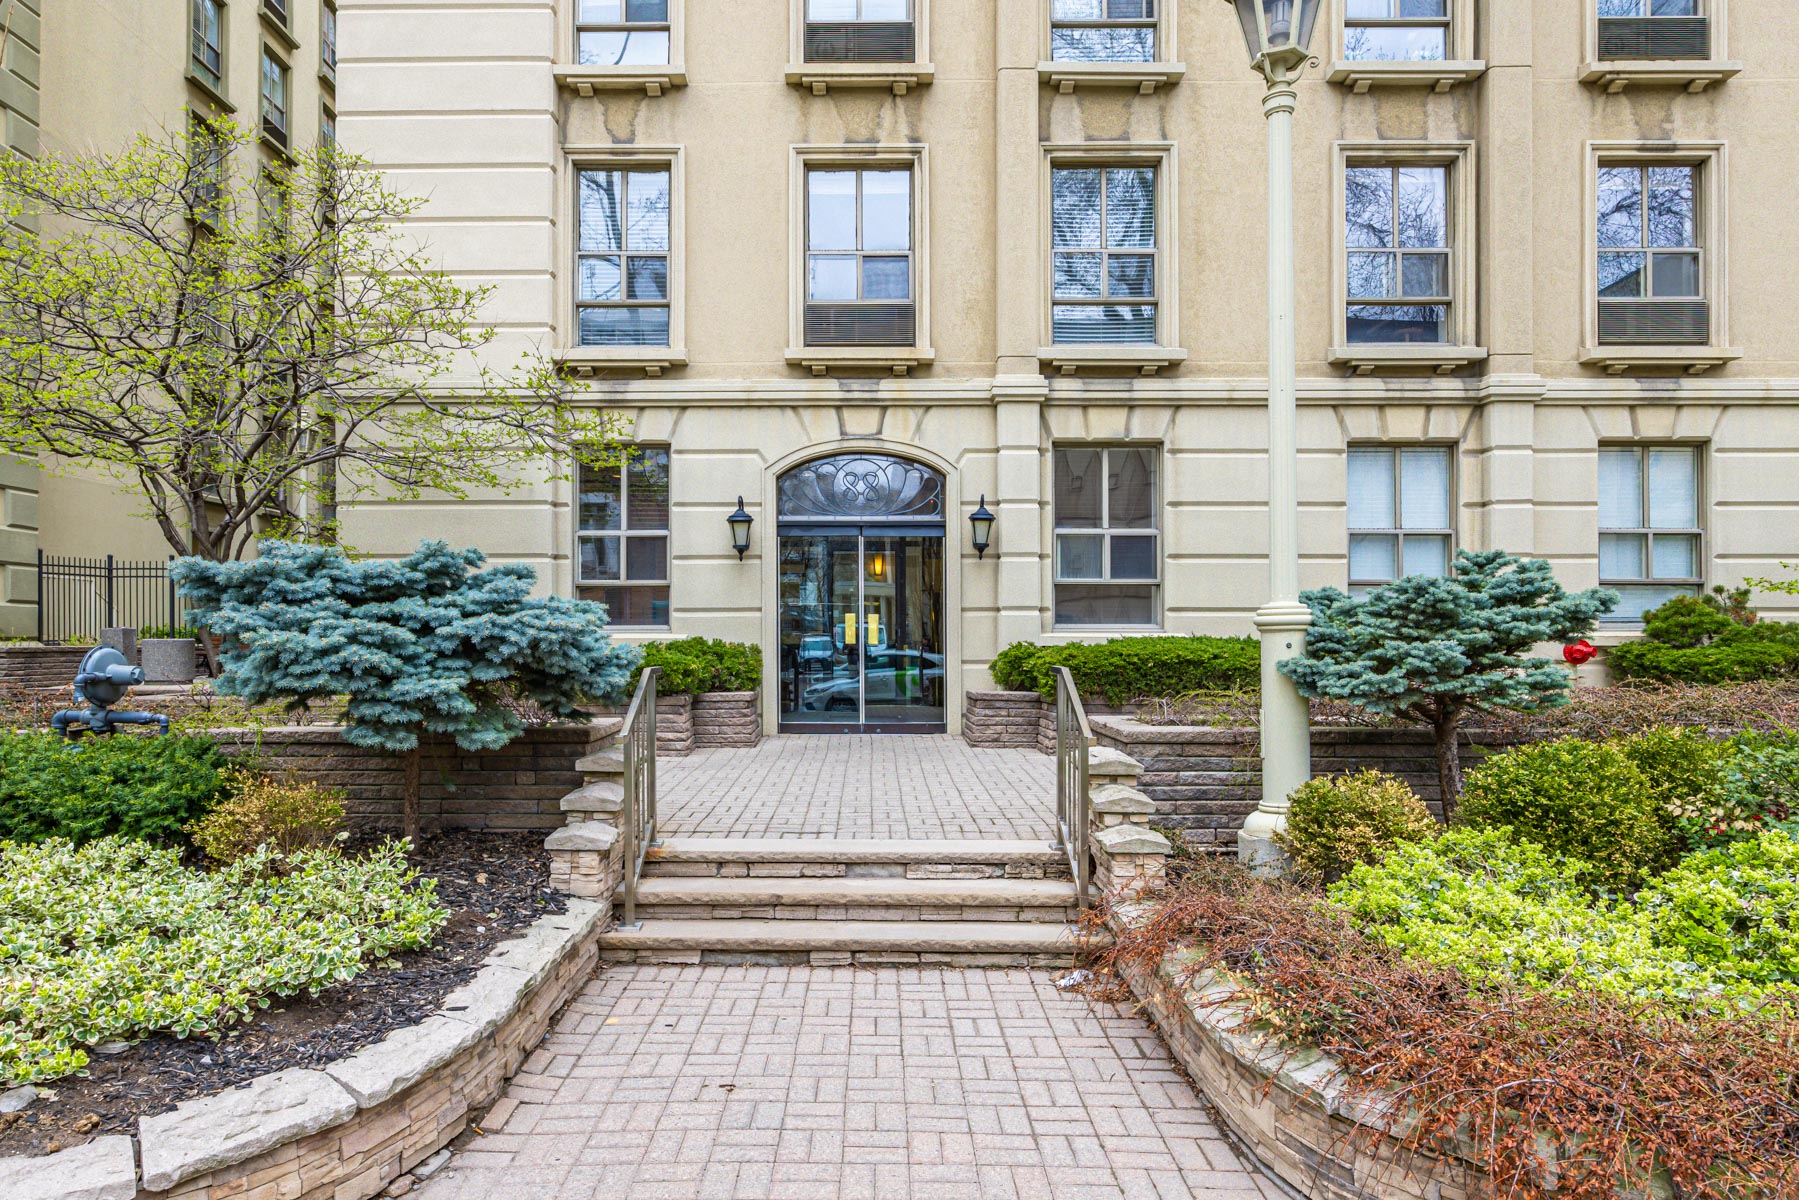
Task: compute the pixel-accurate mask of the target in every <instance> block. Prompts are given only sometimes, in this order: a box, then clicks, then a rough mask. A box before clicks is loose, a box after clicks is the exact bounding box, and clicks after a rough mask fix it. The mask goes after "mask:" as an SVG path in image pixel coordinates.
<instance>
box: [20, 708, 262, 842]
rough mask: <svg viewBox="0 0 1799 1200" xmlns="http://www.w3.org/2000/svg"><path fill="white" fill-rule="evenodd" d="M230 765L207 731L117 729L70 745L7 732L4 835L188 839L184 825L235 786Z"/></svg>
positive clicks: (81, 839) (34, 839) (36, 838)
mask: <svg viewBox="0 0 1799 1200" xmlns="http://www.w3.org/2000/svg"><path fill="white" fill-rule="evenodd" d="M229 766H230V760H229V759H228V758H226V757H225V755H224V754H223V753H222V752H220V750H219V748H218V747H217V746H216V745H215V744H214V743H213V741H212V739H210V738H204V737H192V736H183V735H174V736H170V737H149V736H141V735H136V734H115V735H113V736H112V737H103V738H86V739H84V740H82V741H81V742H78V743H76V744H75V745H74V746H71V745H70V744H69V743H67V742H64V741H63V740H62V739H61V738H59V737H57V736H56V735H55V734H52V733H0V841H11V842H41V841H43V840H45V839H46V838H52V837H60V838H67V839H68V840H69V841H71V842H74V843H76V844H77V845H80V844H82V843H84V842H90V841H93V840H94V839H96V838H103V837H111V836H115V835H116V836H119V837H126V838H137V839H142V840H145V841H161V842H184V841H185V837H184V835H183V833H182V827H183V826H185V825H187V824H189V823H191V822H193V821H197V820H199V819H200V818H201V817H203V816H205V815H206V812H207V810H209V809H210V808H212V806H213V805H214V804H216V803H217V802H218V801H219V800H221V799H223V798H224V796H225V795H226V794H227V792H228V791H229V786H228V782H227V779H226V776H225V770H226V768H227V767H229Z"/></svg>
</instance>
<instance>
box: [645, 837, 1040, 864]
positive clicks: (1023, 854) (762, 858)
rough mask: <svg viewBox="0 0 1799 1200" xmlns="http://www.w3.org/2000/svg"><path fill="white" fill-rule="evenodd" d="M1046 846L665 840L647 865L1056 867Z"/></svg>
mask: <svg viewBox="0 0 1799 1200" xmlns="http://www.w3.org/2000/svg"><path fill="white" fill-rule="evenodd" d="M1063 857H1064V856H1063V854H1062V852H1061V851H1060V850H1055V849H1052V848H1051V847H1050V845H1049V842H1048V841H1047V840H1046V841H1041V842H1015V841H991V842H989V841H960V842H951V841H943V842H926V841H883V840H877V839H852V838H842V839H839V838H704V837H698V838H696V837H671V838H664V839H663V840H662V841H661V843H659V844H658V845H654V846H651V847H650V849H649V854H648V859H649V861H651V862H755V863H774V862H782V863H901V864H904V863H1045V864H1049V863H1056V862H1061V861H1062V859H1063Z"/></svg>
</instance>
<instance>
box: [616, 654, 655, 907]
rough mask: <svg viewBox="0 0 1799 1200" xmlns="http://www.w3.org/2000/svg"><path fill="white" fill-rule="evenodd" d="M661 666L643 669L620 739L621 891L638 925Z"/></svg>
mask: <svg viewBox="0 0 1799 1200" xmlns="http://www.w3.org/2000/svg"><path fill="white" fill-rule="evenodd" d="M661 678H662V668H661V667H646V668H644V672H643V677H642V678H641V679H639V680H638V682H637V693H636V695H634V696H632V697H631V707H630V708H628V709H626V710H625V724H624V728H622V729H621V730H619V742H620V744H621V745H622V746H623V747H624V751H625V803H624V806H623V809H622V811H621V813H620V817H621V820H620V822H619V823H620V825H621V826H622V827H623V828H622V829H621V831H620V832H622V833H623V834H624V839H625V855H624V858H625V863H624V878H623V879H621V880H620V881H619V890H620V891H621V892H623V893H624V897H625V920H624V923H625V924H626V925H629V926H632V927H635V926H636V925H637V881H638V880H640V879H642V878H643V864H644V859H645V858H646V857H647V856H648V854H649V851H650V847H651V846H654V845H657V844H658V842H657V839H656V689H657V686H658V683H659V681H660V680H661Z"/></svg>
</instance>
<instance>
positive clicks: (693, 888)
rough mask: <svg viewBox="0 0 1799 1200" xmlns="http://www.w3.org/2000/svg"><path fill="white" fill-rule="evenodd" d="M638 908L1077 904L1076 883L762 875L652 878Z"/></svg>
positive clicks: (642, 884)
mask: <svg viewBox="0 0 1799 1200" xmlns="http://www.w3.org/2000/svg"><path fill="white" fill-rule="evenodd" d="M637 902H638V903H639V904H706V905H714V906H719V907H735V906H741V907H745V908H750V907H761V906H768V905H820V906H826V905H829V906H858V907H871V906H880V907H893V908H912V907H925V906H938V905H945V906H953V907H962V908H972V907H978V906H982V905H993V906H1004V907H1010V908H1045V907H1047V908H1060V907H1063V906H1065V905H1070V904H1073V903H1074V902H1075V894H1074V884H1073V883H1070V882H1068V881H1066V880H1053V879H1049V880H1045V879H894V878H876V879H842V878H826V879H804V878H802V879H785V878H768V877H763V876H751V877H735V878H726V879H719V878H707V877H702V878H693V879H690V878H680V877H661V876H650V877H647V878H645V879H643V880H640V881H639V883H638V885H637Z"/></svg>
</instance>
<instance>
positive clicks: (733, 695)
mask: <svg viewBox="0 0 1799 1200" xmlns="http://www.w3.org/2000/svg"><path fill="white" fill-rule="evenodd" d="M761 694H762V693H760V692H701V693H700V694H699V695H697V696H695V697H694V701H695V702H696V703H706V704H741V703H743V702H744V701H746V700H754V699H755V698H756V697H757V696H760V695H761Z"/></svg>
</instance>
